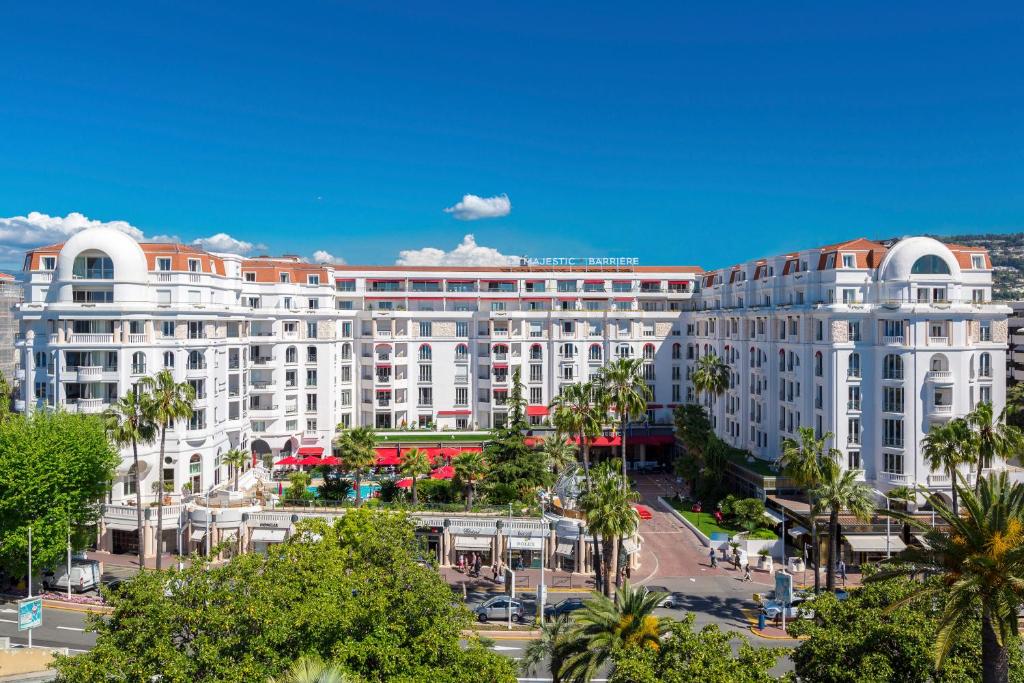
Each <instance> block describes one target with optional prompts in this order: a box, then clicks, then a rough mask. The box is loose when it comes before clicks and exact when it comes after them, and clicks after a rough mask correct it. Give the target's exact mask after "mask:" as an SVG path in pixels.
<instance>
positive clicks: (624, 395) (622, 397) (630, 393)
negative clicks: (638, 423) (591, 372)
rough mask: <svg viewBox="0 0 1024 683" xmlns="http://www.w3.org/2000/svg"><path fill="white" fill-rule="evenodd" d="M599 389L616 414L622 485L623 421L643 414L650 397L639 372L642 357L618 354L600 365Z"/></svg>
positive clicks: (624, 445) (624, 457) (624, 464)
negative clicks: (619, 355)
mask: <svg viewBox="0 0 1024 683" xmlns="http://www.w3.org/2000/svg"><path fill="white" fill-rule="evenodd" d="M599 382H600V385H601V391H602V392H603V393H604V395H605V396H606V397H607V400H608V406H609V407H610V408H612V409H614V410H615V414H616V416H617V417H618V418H619V427H620V428H619V433H620V435H621V436H622V483H623V485H626V484H627V483H628V481H629V475H628V474H627V473H626V425H627V424H629V422H630V420H638V419H640V418H641V417H643V416H644V415H646V414H647V404H648V403H649V402H650V401H651V400H652V398H653V397H652V396H651V388H650V387H648V386H647V382H646V381H645V380H644V375H643V360H642V359H640V358H618V359H616V360H613V361H612V362H610V363H608V364H607V365H605V366H604V367H603V368H601V374H600V379H599Z"/></svg>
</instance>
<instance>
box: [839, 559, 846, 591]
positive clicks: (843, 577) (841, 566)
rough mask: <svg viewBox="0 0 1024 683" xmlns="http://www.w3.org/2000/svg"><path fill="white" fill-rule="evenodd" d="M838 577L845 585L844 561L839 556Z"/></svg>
mask: <svg viewBox="0 0 1024 683" xmlns="http://www.w3.org/2000/svg"><path fill="white" fill-rule="evenodd" d="M839 578H841V579H842V580H843V585H844V586H845V585H846V563H845V562H843V559H842V558H839Z"/></svg>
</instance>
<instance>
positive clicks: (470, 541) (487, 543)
mask: <svg viewBox="0 0 1024 683" xmlns="http://www.w3.org/2000/svg"><path fill="white" fill-rule="evenodd" d="M455 549H456V550H490V549H491V537H490V536H456V537H455Z"/></svg>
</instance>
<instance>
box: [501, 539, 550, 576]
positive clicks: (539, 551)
mask: <svg viewBox="0 0 1024 683" xmlns="http://www.w3.org/2000/svg"><path fill="white" fill-rule="evenodd" d="M508 556H509V558H510V559H507V560H506V561H508V562H510V563H511V566H512V569H513V570H515V571H520V570H522V569H540V566H541V563H542V561H543V557H544V538H543V537H542V536H538V537H536V538H530V537H523V536H512V537H511V538H509V539H508Z"/></svg>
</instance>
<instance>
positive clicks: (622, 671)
mask: <svg viewBox="0 0 1024 683" xmlns="http://www.w3.org/2000/svg"><path fill="white" fill-rule="evenodd" d="M694 622H695V618H694V615H692V614H687V615H685V616H684V617H683V618H682V619H681V620H679V621H676V622H673V623H672V624H671V626H669V628H668V632H667V634H666V635H667V637H665V638H663V639H662V641H661V643H660V646H659V647H626V648H622V649H620V650H618V651H616V652H615V654H614V655H613V661H614V662H615V668H614V671H613V672H612V674H611V676H610V677H609V679H608V680H609V683H692V682H695V681H708V682H709V683H710V682H711V681H729V683H768V682H769V681H774V680H776V678H775V677H774V676H772V674H771V669H772V667H774V666H775V661H776V658H777V655H776V652H777V650H774V649H773V648H768V647H762V648H755V647H753V646H751V644H750V643H749V642H748V641H747V640H746V638H742V637H739V636H737V635H735V634H733V633H728V632H726V631H722V630H720V629H719V628H718V626H716V625H714V624H709V625H707V626H705V627H704V628H702V629H701V630H699V631H695V630H694ZM737 640H739V641H740V644H739V648H738V651H737V653H736V654H735V655H734V654H733V643H734V642H735V641H737ZM808 680H810V679H808Z"/></svg>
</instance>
